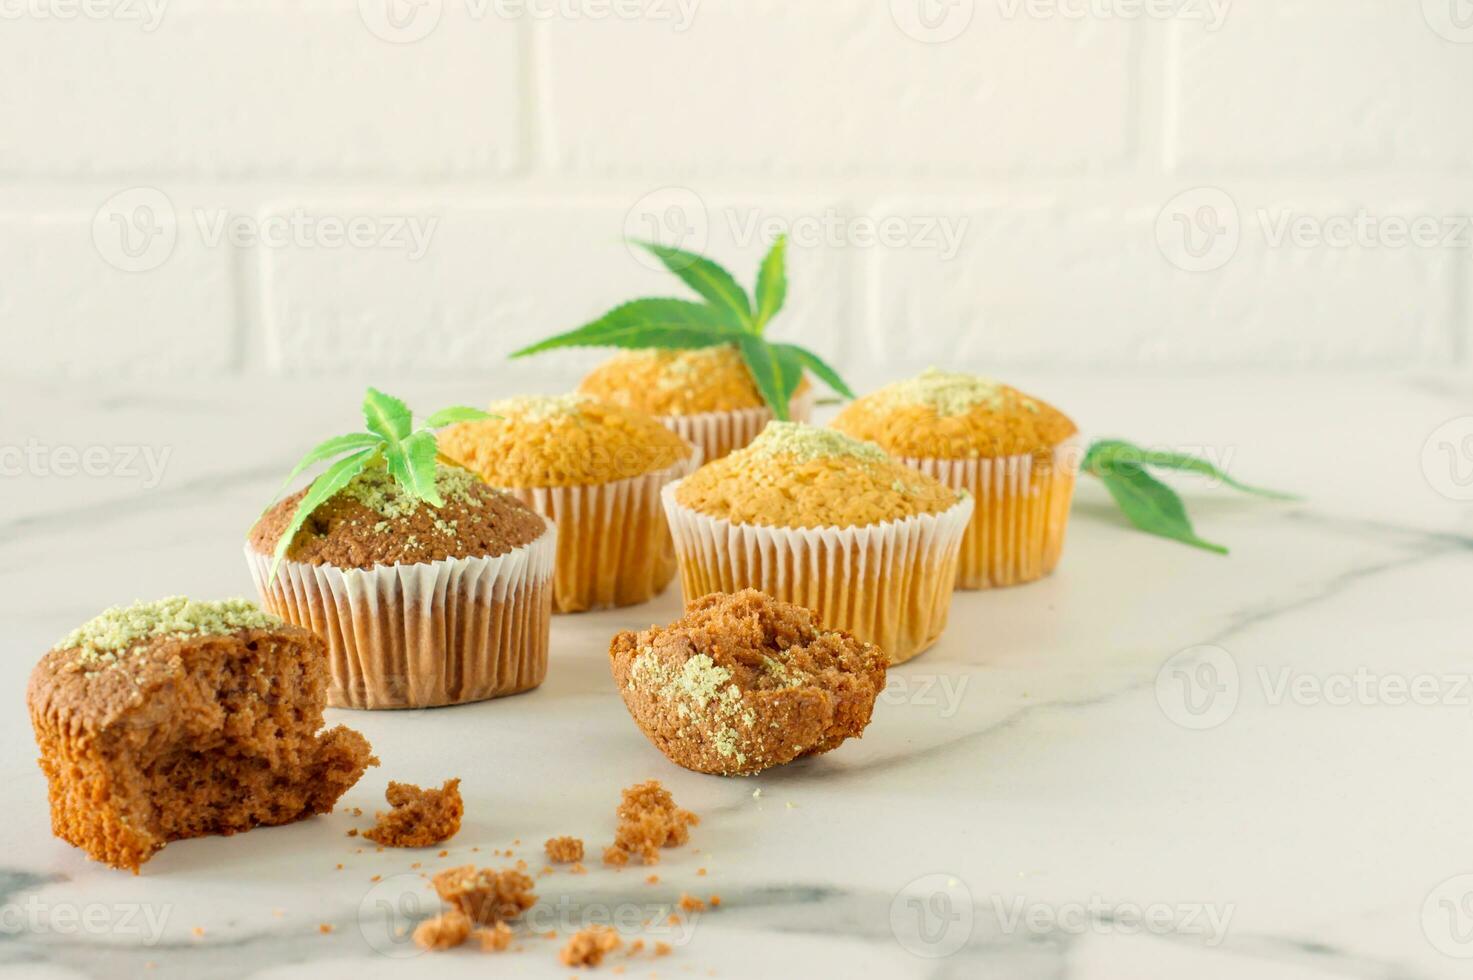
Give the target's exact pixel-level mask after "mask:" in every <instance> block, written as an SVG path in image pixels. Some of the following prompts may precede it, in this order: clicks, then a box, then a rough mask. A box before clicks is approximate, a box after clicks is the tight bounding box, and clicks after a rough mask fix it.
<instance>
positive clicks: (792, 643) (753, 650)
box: [609, 589, 886, 776]
mask: <svg viewBox="0 0 1473 980" xmlns="http://www.w3.org/2000/svg"><path fill="white" fill-rule="evenodd" d="M609 666H610V669H611V670H612V671H613V675H614V682H615V683H616V684H617V685H618V687H619V692H620V694H622V695H623V697H624V704H625V706H626V707H628V709H629V714H630V715H631V716H632V717H633V718H634V721H635V724H637V725H638V726H639V727H640V730H641V731H643V732H644V733H645V735H646V736H647V737H648V738H649V740H650V741H651V742H653V743H654V744H655V747H656V748H658V749H659V750H660V751H661V752H663V753H665V756H666V757H667V758H668V759H669V760H670V761H671V762H674V763H675V764H676V765H678V766H684V767H685V768H687V769H693V770H695V771H696V772H706V773H713V774H715V775H719V776H749V775H751V774H753V773H756V772H761V771H762V770H763V769H768V768H770V767H772V766H780V765H783V764H784V763H787V762H792V761H793V760H794V759H797V758H800V757H802V756H806V755H816V754H818V753H821V752H828V751H830V750H831V749H834V748H837V747H838V746H839V744H840V743H842V742H843V741H844V740H845V739H847V738H858V737H860V736H861V735H862V734H863V732H864V729H865V726H866V725H868V724H869V721H870V714H871V712H872V711H873V710H874V706H875V699H876V698H877V697H878V696H879V694H880V692H881V691H882V690H883V689H884V687H885V667H886V660H885V655H884V654H883V653H881V652H880V650H879V648H878V647H876V646H875V645H874V644H872V643H864V642H862V641H860V640H858V639H856V638H855V637H854V636H852V635H850V634H848V633H845V632H842V631H839V630H826V629H824V628H823V627H822V626H820V625H819V623H818V621H817V619H816V618H815V617H814V615H813V613H812V612H810V611H809V610H807V609H804V608H803V607H801V606H795V605H793V604H792V603H788V602H780V601H778V600H776V599H773V598H771V597H770V596H767V595H764V594H762V593H761V592H756V591H754V590H751V589H747V590H744V591H742V592H738V593H736V594H735V595H725V594H715V595H708V596H705V597H703V598H700V599H697V600H696V601H695V602H693V603H691V605H690V607H689V608H688V609H687V610H686V614H685V617H684V618H682V619H680V620H679V621H677V622H674V623H671V624H670V625H669V626H664V627H654V628H651V629H647V630H644V631H643V632H640V633H634V632H624V633H620V634H619V635H618V636H616V637H614V642H613V644H612V645H611V646H610V648H609Z"/></svg>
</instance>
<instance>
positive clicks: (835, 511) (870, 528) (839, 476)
mask: <svg viewBox="0 0 1473 980" xmlns="http://www.w3.org/2000/svg"><path fill="white" fill-rule="evenodd" d="M664 501H665V510H666V513H667V514H668V515H669V518H670V529H671V531H672V532H673V533H674V536H675V550H676V554H677V555H678V556H679V559H680V573H681V583H682V585H683V586H684V590H685V597H686V600H687V601H691V600H694V599H697V598H699V597H701V596H703V595H706V594H708V593H711V592H735V591H738V590H741V589H746V588H755V589H759V590H761V591H763V592H766V593H768V594H769V595H771V596H773V597H774V598H777V599H782V600H784V601H786V602H794V603H797V604H798V605H800V606H806V607H807V608H809V609H812V610H813V611H814V612H815V613H816V614H817V615H818V618H819V620H820V621H821V622H823V623H824V624H825V625H826V626H829V627H830V628H833V629H841V630H846V631H848V632H850V633H853V634H854V635H855V636H857V637H859V638H860V639H861V640H864V641H866V642H869V643H873V644H875V645H877V646H878V647H880V649H882V650H883V651H884V652H885V654H886V655H887V656H888V657H889V659H890V662H891V663H901V662H903V661H905V660H909V659H910V658H911V657H914V656H915V655H916V654H918V653H920V652H921V651H922V650H925V649H926V648H927V647H929V646H930V645H931V644H932V643H934V642H935V641H936V639H937V637H939V636H940V635H941V631H942V630H943V629H944V628H945V626H946V617H947V613H948V611H949V610H950V608H951V592H952V583H953V582H954V581H955V578H956V559H957V549H958V548H959V547H960V545H961V537H962V532H963V531H964V530H965V529H966V525H967V519H968V518H969V517H970V516H971V513H972V498H971V496H970V495H969V494H967V493H965V492H959V491H956V490H953V489H951V488H950V487H947V486H945V485H943V484H942V483H940V482H939V481H937V480H934V479H932V478H931V477H929V476H926V475H925V474H923V473H920V472H918V471H916V470H913V469H911V468H910V467H908V466H904V465H902V464H900V463H898V462H896V461H895V460H893V459H891V458H890V457H889V456H888V455H886V454H885V451H884V450H882V449H880V447H878V446H876V445H874V444H873V443H867V442H859V441H858V440H855V439H851V438H849V437H848V436H845V435H843V434H842V433H839V432H835V431H833V430H832V429H819V428H814V427H813V426H808V425H802V424H799V423H794V422H771V423H769V424H768V426H767V428H766V429H764V430H763V431H762V434H761V435H760V436H758V437H757V438H756V439H755V440H754V441H753V442H752V444H751V445H749V446H748V447H747V448H745V449H740V450H737V451H736V452H734V453H732V454H731V455H729V456H727V457H725V458H723V459H720V460H717V461H716V462H714V463H710V464H708V465H706V466H703V467H701V469H699V470H697V471H696V472H695V473H693V474H692V475H691V476H689V477H687V478H686V479H684V480H681V481H680V482H678V483H676V484H674V485H672V486H670V487H667V488H666V489H665V492H664Z"/></svg>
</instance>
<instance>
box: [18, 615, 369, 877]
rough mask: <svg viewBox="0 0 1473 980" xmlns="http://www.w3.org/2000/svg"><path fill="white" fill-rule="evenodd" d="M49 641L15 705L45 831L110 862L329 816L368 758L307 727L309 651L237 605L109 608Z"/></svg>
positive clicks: (130, 863) (316, 688) (339, 733)
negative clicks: (22, 718)
mask: <svg viewBox="0 0 1473 980" xmlns="http://www.w3.org/2000/svg"><path fill="white" fill-rule="evenodd" d="M238 623H270V624H271V625H266V626H236V627H234V628H232V626H231V624H238ZM63 644H64V645H63V646H61V647H58V648H57V649H54V650H51V651H50V652H48V653H47V654H46V655H45V656H44V657H42V659H41V662H40V663H39V664H37V666H36V668H35V670H34V671H33V672H32V674H31V680H30V686H29V689H28V691H27V699H26V700H27V705H28V707H29V709H30V715H31V722H32V725H33V726H34V728H35V733H36V741H37V744H38V746H39V747H40V759H39V762H40V766H41V769H42V771H43V772H44V773H45V774H46V778H47V783H48V787H49V791H50V800H51V821H52V830H53V831H54V832H55V833H56V835H57V836H58V837H61V838H62V839H63V840H66V841H69V842H71V843H72V844H74V845H76V846H77V847H80V848H82V849H84V850H85V851H87V853H88V854H90V855H91V856H92V857H93V858H95V859H97V860H99V861H104V862H106V863H108V864H111V865H113V866H114V867H119V868H128V869H131V870H133V871H135V872H136V871H137V870H138V868H139V866H140V865H141V864H142V863H143V862H145V861H147V860H148V859H149V858H150V857H151V856H152V855H153V854H154V853H155V852H156V851H158V850H159V849H160V848H162V847H163V846H164V845H165V844H167V843H169V842H170V841H175V840H183V839H185V838H190V837H201V836H205V835H209V834H227V835H228V834H234V833H238V832H240V831H245V830H250V829H251V828H252V827H257V826H272V825H277V824H284V823H290V822H293V821H296V820H301V819H303V818H305V817H308V816H311V815H313V814H318V813H328V812H330V811H331V810H332V808H333V805H334V804H335V803H336V802H337V800H338V798H339V797H341V796H342V794H343V793H344V792H346V791H347V790H348V788H349V787H351V786H352V785H353V784H354V783H356V782H357V781H358V779H359V777H360V776H362V774H363V771H364V770H365V769H366V768H367V767H368V766H370V765H376V764H377V762H378V760H377V759H375V758H374V757H373V754H372V750H371V749H370V747H369V745H368V742H367V740H366V739H364V738H363V736H362V735H360V734H358V733H357V732H355V731H352V730H350V729H348V728H344V727H341V726H340V727H337V728H333V729H330V730H327V731H319V729H321V727H322V720H323V717H322V711H323V707H324V705H325V704H326V700H327V656H326V652H325V650H324V648H323V644H322V641H321V640H320V639H319V638H318V637H316V636H314V635H313V634H312V633H310V632H308V631H307V630H304V629H300V628H298V627H295V626H288V625H282V624H280V621H279V620H276V619H275V618H274V617H269V618H266V619H262V618H258V616H257V615H256V613H255V612H253V611H252V608H251V607H249V606H248V604H242V603H194V602H190V601H189V600H188V599H182V598H180V599H167V600H162V601H161V602H159V603H147V604H141V605H138V606H133V607H128V608H127V609H125V610H110V611H109V612H107V613H104V614H103V615H102V616H100V617H98V619H96V620H94V621H92V622H91V623H89V624H88V625H87V626H84V627H83V628H82V629H80V630H78V631H76V632H74V633H73V634H72V635H71V636H69V637H68V638H67V639H66V640H64V641H63Z"/></svg>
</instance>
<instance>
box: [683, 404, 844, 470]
mask: <svg viewBox="0 0 1473 980" xmlns="http://www.w3.org/2000/svg"><path fill="white" fill-rule="evenodd" d="M816 400H817V396H816V395H815V394H814V391H813V389H812V388H809V389H808V390H807V391H805V392H803V393H802V394H800V395H795V396H794V397H793V399H792V401H791V402H789V403H788V414H789V415H790V416H792V419H793V421H794V422H807V421H808V419H809V417H810V416H811V415H812V414H813V405H814V402H815V401H816ZM658 418H659V420H660V421H661V422H662V423H664V425H665V428H667V429H669V430H670V431H672V432H674V433H675V434H676V435H678V436H680V438H682V439H684V440H685V441H686V442H688V443H690V444H691V445H693V446H696V447H697V448H699V449H700V450H701V454H702V455H701V458H702V459H704V460H705V461H706V462H708V463H710V462H714V461H715V460H718V459H720V458H721V457H723V456H725V455H726V454H728V453H732V452H735V451H736V450H738V449H742V448H744V447H745V446H746V445H747V444H748V443H749V442H751V441H752V440H753V439H755V438H757V436H758V435H760V434H761V432H762V430H763V429H765V428H767V423H768V422H771V421H772V419H773V415H772V410H771V409H768V408H739V409H733V410H731V411H728V412H699V413H697V414H695V415H661V416H658Z"/></svg>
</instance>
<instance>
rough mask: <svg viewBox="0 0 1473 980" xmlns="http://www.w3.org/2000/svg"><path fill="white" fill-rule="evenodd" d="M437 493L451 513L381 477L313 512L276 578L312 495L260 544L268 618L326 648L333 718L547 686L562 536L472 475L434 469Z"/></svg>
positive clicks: (256, 557)
mask: <svg viewBox="0 0 1473 980" xmlns="http://www.w3.org/2000/svg"><path fill="white" fill-rule="evenodd" d="M435 486H436V488H437V489H438V490H439V493H440V496H441V497H442V498H443V500H444V506H442V507H435V506H433V505H431V504H429V503H426V502H425V501H423V500H421V499H419V498H418V497H414V496H411V495H410V494H409V493H407V492H406V491H405V490H404V489H403V487H401V486H400V484H399V483H398V481H396V480H395V479H394V478H393V477H392V476H391V475H390V474H389V472H388V471H387V469H386V468H385V466H384V464H383V463H382V462H376V463H372V464H370V465H369V466H368V467H367V468H366V469H365V470H364V471H363V472H362V473H360V474H358V475H357V476H355V477H354V478H353V479H352V480H351V481H350V482H349V483H348V485H347V486H346V487H344V488H343V489H342V490H340V491H338V492H337V493H336V494H335V495H333V497H332V498H330V499H329V500H328V501H327V502H326V503H325V504H323V505H322V506H321V507H319V508H317V509H316V510H314V511H313V512H312V515H311V516H310V517H309V518H308V519H307V522H306V523H305V524H304V525H303V526H302V528H301V529H300V530H299V531H298V532H297V534H296V536H295V537H294V539H293V540H292V543H291V546H290V547H289V548H288V550H287V552H286V559H285V560H284V561H282V563H281V567H280V568H279V570H278V571H277V573H276V575H275V577H274V578H273V576H272V553H273V551H274V550H275V548H276V546H277V542H278V541H279V540H280V538H281V536H282V534H284V533H285V532H286V529H287V527H289V526H290V524H291V519H292V515H293V514H294V513H295V512H296V508H297V504H298V503H299V502H300V501H301V499H302V497H303V496H304V495H305V494H306V493H307V490H305V489H304V490H301V491H299V492H298V493H296V494H293V495H292V496H290V497H287V498H286V499H285V500H282V501H280V502H278V503H277V504H275V505H274V506H273V507H271V508H270V509H269V510H268V511H267V512H266V513H265V515H263V516H262V517H261V519H260V520H259V521H258V522H257V523H256V525H255V527H254V528H252V530H251V533H250V539H249V542H248V543H247V545H246V557H247V560H248V562H249V564H250V567H251V574H252V575H253V577H254V578H255V580H256V588H257V590H258V591H259V592H260V594H261V601H262V604H263V605H264V606H265V607H266V608H268V609H270V610H271V611H272V612H275V613H277V614H278V615H280V616H282V617H284V618H285V619H287V620H289V621H290V622H293V623H297V624H298V625H301V626H305V627H309V628H311V629H312V630H314V631H315V632H317V633H318V634H319V635H320V636H322V638H323V639H324V640H325V641H326V642H327V648H328V654H329V662H330V665H331V668H332V686H331V687H330V689H329V691H328V701H329V703H330V704H332V705H334V706H335V707H346V708H410V707H421V708H422V707H432V706H436V705H446V704H461V703H464V702H467V701H480V700H484V699H486V698H494V697H501V696H503V695H508V694H516V693H518V692H521V691H526V690H529V689H531V688H534V687H536V686H537V685H539V684H541V683H542V681H543V678H544V677H546V675H547V645H548V635H549V630H550V624H551V609H552V575H553V564H554V557H555V554H556V547H557V545H556V538H557V535H556V533H555V530H554V529H553V528H552V527H551V526H550V525H549V524H548V523H547V522H546V521H545V520H543V518H542V517H541V516H539V515H538V514H537V513H536V512H534V511H533V510H532V509H531V508H529V507H527V506H526V505H525V504H523V503H522V502H521V501H520V500H518V499H516V498H515V497H513V496H511V495H509V494H506V493H502V492H500V491H498V490H495V489H493V488H492V487H490V486H487V485H486V484H485V483H482V482H481V481H480V480H479V479H477V478H476V476H475V474H473V473H471V472H469V471H468V470H465V469H463V468H461V467H458V466H447V465H444V464H439V465H437V466H436V470H435Z"/></svg>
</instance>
